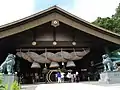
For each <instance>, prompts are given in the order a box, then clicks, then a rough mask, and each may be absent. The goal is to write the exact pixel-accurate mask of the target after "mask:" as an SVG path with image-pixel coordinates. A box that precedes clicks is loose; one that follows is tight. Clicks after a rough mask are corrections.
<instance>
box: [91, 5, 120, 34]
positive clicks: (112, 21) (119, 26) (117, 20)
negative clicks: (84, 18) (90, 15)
mask: <svg viewBox="0 0 120 90" xmlns="http://www.w3.org/2000/svg"><path fill="white" fill-rule="evenodd" d="M92 23H93V24H95V25H97V26H100V27H102V28H105V29H107V30H110V31H113V32H115V33H119V34H120V4H119V6H118V7H117V8H116V13H115V14H114V15H112V16H111V17H106V18H101V17H98V18H97V19H96V20H95V21H94V22H92Z"/></svg>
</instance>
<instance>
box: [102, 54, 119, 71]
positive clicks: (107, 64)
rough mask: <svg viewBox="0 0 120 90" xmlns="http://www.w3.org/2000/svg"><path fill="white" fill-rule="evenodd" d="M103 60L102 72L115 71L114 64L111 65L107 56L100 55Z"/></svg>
mask: <svg viewBox="0 0 120 90" xmlns="http://www.w3.org/2000/svg"><path fill="white" fill-rule="evenodd" d="M102 58H103V62H102V63H103V65H104V72H106V71H115V69H116V68H117V66H116V63H113V62H112V60H111V59H110V57H109V56H108V54H104V55H102Z"/></svg>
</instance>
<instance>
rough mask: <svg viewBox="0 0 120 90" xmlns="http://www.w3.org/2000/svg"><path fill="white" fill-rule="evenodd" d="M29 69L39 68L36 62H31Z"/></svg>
mask: <svg viewBox="0 0 120 90" xmlns="http://www.w3.org/2000/svg"><path fill="white" fill-rule="evenodd" d="M31 68H41V66H40V65H39V63H37V62H33V63H32V66H31Z"/></svg>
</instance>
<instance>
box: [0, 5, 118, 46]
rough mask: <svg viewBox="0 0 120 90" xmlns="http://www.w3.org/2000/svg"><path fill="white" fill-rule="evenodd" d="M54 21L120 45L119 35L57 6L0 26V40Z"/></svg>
mask: <svg viewBox="0 0 120 90" xmlns="http://www.w3.org/2000/svg"><path fill="white" fill-rule="evenodd" d="M54 19H58V20H59V21H61V22H63V23H65V24H67V25H70V26H72V27H74V28H76V29H78V30H81V31H83V32H86V33H88V34H91V35H94V36H96V37H99V38H101V39H105V40H107V41H110V42H113V43H116V44H120V35H119V34H116V33H114V32H111V31H109V30H106V29H103V28H101V27H98V26H95V25H93V24H91V23H89V22H87V21H85V20H83V19H81V18H79V17H77V16H75V15H73V14H71V13H69V12H67V11H65V10H63V9H61V8H60V7H58V6H53V7H50V8H48V9H46V10H43V11H41V12H38V13H36V14H33V15H31V16H28V17H25V18H23V19H20V20H17V21H14V22H11V23H8V24H5V25H2V26H0V38H4V37H7V36H10V35H13V34H16V33H20V32H22V31H26V30H28V29H30V28H33V27H36V26H38V25H41V24H44V23H46V22H49V21H51V20H54Z"/></svg>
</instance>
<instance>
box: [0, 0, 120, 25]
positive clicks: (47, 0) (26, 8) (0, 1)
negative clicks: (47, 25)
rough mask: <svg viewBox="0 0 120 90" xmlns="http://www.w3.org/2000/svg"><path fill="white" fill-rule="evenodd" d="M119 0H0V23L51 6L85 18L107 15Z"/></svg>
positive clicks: (112, 10) (91, 19)
mask: <svg viewBox="0 0 120 90" xmlns="http://www.w3.org/2000/svg"><path fill="white" fill-rule="evenodd" d="M119 3H120V0H0V25H3V24H7V23H9V22H13V21H15V20H18V19H21V18H24V17H27V16H29V15H32V14H34V13H37V12H39V11H41V10H44V9H47V8H49V7H51V6H54V5H57V6H59V7H61V8H62V9H65V10H66V11H68V12H70V13H72V14H74V15H76V16H78V17H80V18H82V19H84V20H86V21H89V22H92V21H94V20H95V19H96V18H97V17H109V16H112V15H113V14H114V13H115V9H116V8H117V6H118V5H119Z"/></svg>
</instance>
